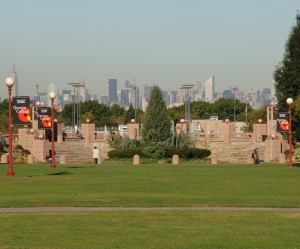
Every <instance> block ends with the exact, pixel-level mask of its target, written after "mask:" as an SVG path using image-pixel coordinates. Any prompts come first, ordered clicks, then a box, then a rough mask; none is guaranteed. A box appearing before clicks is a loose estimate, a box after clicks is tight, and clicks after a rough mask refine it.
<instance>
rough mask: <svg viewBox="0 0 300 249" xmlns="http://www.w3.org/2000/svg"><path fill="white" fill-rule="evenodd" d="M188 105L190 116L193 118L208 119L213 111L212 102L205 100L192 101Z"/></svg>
mask: <svg viewBox="0 0 300 249" xmlns="http://www.w3.org/2000/svg"><path fill="white" fill-rule="evenodd" d="M190 107H191V117H192V118H194V119H208V118H209V117H210V116H211V114H212V113H213V110H212V107H213V104H211V103H209V102H206V101H194V102H192V103H191V106H190Z"/></svg>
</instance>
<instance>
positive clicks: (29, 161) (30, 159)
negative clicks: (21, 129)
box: [27, 154, 33, 163]
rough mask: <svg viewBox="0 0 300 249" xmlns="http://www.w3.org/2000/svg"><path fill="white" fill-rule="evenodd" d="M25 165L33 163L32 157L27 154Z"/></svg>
mask: <svg viewBox="0 0 300 249" xmlns="http://www.w3.org/2000/svg"><path fill="white" fill-rule="evenodd" d="M27 163H33V155H31V154H29V155H28V156H27Z"/></svg>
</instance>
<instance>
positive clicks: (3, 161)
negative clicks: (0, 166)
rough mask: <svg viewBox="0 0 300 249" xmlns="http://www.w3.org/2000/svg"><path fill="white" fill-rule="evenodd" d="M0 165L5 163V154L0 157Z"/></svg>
mask: <svg viewBox="0 0 300 249" xmlns="http://www.w3.org/2000/svg"><path fill="white" fill-rule="evenodd" d="M1 163H7V154H3V155H2V156H1Z"/></svg>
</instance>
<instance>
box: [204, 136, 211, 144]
mask: <svg viewBox="0 0 300 249" xmlns="http://www.w3.org/2000/svg"><path fill="white" fill-rule="evenodd" d="M205 143H210V135H209V134H205Z"/></svg>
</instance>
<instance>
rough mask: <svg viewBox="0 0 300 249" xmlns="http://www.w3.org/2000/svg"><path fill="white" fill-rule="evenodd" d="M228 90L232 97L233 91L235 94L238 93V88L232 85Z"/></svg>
mask: <svg viewBox="0 0 300 249" xmlns="http://www.w3.org/2000/svg"><path fill="white" fill-rule="evenodd" d="M229 90H230V91H231V92H232V93H233V95H234V91H235V93H237V92H238V91H239V88H238V86H236V85H232V86H230V87H229Z"/></svg>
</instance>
